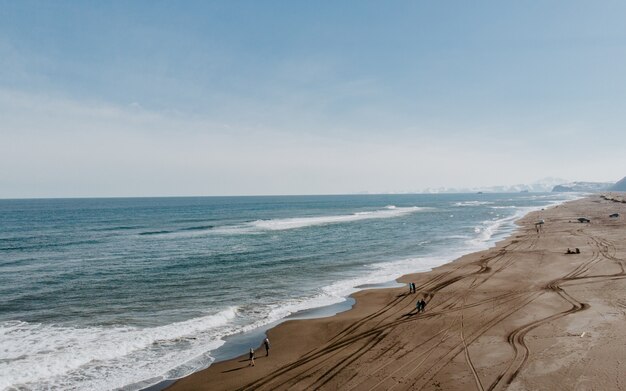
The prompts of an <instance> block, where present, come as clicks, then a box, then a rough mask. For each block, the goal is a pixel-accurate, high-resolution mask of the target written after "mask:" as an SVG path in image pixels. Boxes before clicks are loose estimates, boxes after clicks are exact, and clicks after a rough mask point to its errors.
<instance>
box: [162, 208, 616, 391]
mask: <svg viewBox="0 0 626 391" xmlns="http://www.w3.org/2000/svg"><path fill="white" fill-rule="evenodd" d="M612 213H619V214H620V215H621V216H624V215H626V204H623V203H617V202H612V201H611V200H607V199H603V198H601V197H600V196H590V197H588V198H585V199H581V200H577V201H572V202H568V203H566V204H562V205H559V206H556V207H553V208H548V209H546V210H542V211H538V212H533V213H530V214H529V215H527V216H525V217H524V218H522V219H521V220H520V221H519V225H520V228H519V230H518V231H517V232H515V233H514V234H513V235H511V236H510V237H509V238H507V239H506V240H504V241H502V242H500V243H498V244H497V246H495V247H494V248H491V249H489V250H486V251H482V252H478V253H474V254H470V255H466V256H464V257H462V258H460V259H458V260H456V261H455V262H452V263H449V264H447V265H444V266H442V267H439V268H437V269H435V270H433V271H431V272H428V273H419V274H413V275H407V276H404V277H402V278H401V279H400V281H401V282H405V283H408V282H411V281H413V282H415V284H416V287H417V293H416V294H410V293H408V292H409V290H408V288H396V289H378V290H367V291H361V292H358V293H356V294H355V295H354V297H355V299H356V304H355V306H354V308H353V309H352V310H350V311H347V312H344V313H341V314H339V315H337V316H334V317H331V318H324V319H312V320H292V321H287V322H284V323H282V324H280V325H279V326H277V327H275V328H274V329H272V330H270V331H269V332H268V336H269V338H270V340H271V341H272V352H271V355H270V357H264V355H263V354H261V355H260V357H258V358H257V360H256V366H254V367H248V362H247V356H241V357H238V358H236V359H233V360H229V361H224V362H220V363H216V364H214V365H212V366H211V367H209V368H208V369H206V370H203V371H201V372H198V373H195V374H192V375H190V376H188V377H186V378H183V379H181V380H179V381H177V382H176V383H174V384H173V385H172V386H171V387H169V389H170V390H235V389H239V390H251V389H263V390H277V389H278V390H287V389H289V390H305V389H306V390H308V389H328V390H420V389H423V390H471V389H476V390H503V389H511V390H557V389H561V390H590V389H597V390H620V389H625V388H626V354H625V353H624V351H625V350H624V348H625V347H626V327H624V325H625V321H626V271H625V266H626V240H625V239H626V222H625V221H624V220H623V219H622V218H621V217H620V218H619V219H614V218H613V219H612V218H609V215H610V214H612ZM581 216H584V217H586V218H589V219H590V220H591V223H589V224H581V223H579V222H578V220H577V218H578V217H581ZM539 220H544V221H545V223H544V224H542V225H541V226H539V227H536V226H535V223H536V222H537V221H539ZM568 248H569V249H572V250H574V249H575V248H578V249H579V250H580V254H566V250H567V249H568ZM422 297H425V298H426V302H427V305H426V309H425V311H424V312H421V313H417V312H416V311H415V303H416V301H417V300H418V299H420V298H422ZM260 343H261V341H259V344H260ZM263 351H264V350H263V349H261V350H260V352H263Z"/></svg>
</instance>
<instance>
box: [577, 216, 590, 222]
mask: <svg viewBox="0 0 626 391" xmlns="http://www.w3.org/2000/svg"><path fill="white" fill-rule="evenodd" d="M578 221H580V222H581V223H591V220H589V219H587V218H585V217H579V218H578Z"/></svg>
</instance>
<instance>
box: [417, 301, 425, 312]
mask: <svg viewBox="0 0 626 391" xmlns="http://www.w3.org/2000/svg"><path fill="white" fill-rule="evenodd" d="M425 308H426V302H425V301H424V299H421V300H420V301H418V308H417V312H424V309H425Z"/></svg>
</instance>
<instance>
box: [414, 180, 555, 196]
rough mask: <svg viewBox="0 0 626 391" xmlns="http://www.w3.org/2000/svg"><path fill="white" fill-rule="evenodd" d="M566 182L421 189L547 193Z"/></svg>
mask: <svg viewBox="0 0 626 391" xmlns="http://www.w3.org/2000/svg"><path fill="white" fill-rule="evenodd" d="M564 182H567V181H566V180H565V179H559V178H543V179H540V180H538V181H535V182H533V183H530V184H522V183H520V184H516V185H501V186H480V187H437V188H426V189H423V190H422V192H423V193H478V192H481V193H521V192H523V193H526V192H531V193H549V192H550V191H552V188H553V187H554V186H555V185H558V184H560V183H564Z"/></svg>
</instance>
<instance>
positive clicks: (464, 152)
mask: <svg viewBox="0 0 626 391" xmlns="http://www.w3.org/2000/svg"><path fill="white" fill-rule="evenodd" d="M625 15H626V2H622V1H603V2H590V1H524V2H503V1H472V2H468V1H417V0H415V1H389V2H382V1H321V2H312V1H198V2H195V1H181V2H174V1H133V2H128V1H107V2H102V1H93V2H92V1H81V2H77V1H68V2H64V1H54V2H50V1H41V2H38V1H28V0H23V1H11V0H0V198H22V197H98V196H101V197H108V196H185V195H189V196H195V195H207V196H208V195H265V194H345V193H358V192H370V193H386V192H419V191H422V190H424V189H426V188H439V187H454V188H463V187H479V186H492V185H512V184H517V183H532V182H534V181H536V180H539V179H541V178H544V177H557V178H564V179H566V180H585V181H617V180H619V179H621V178H622V177H624V176H625V175H626V153H625V151H626V149H625V146H626V129H625V128H626V110H625V109H624V108H625V107H626V72H625V71H624V70H625V69H626V23H624V16H625Z"/></svg>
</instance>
